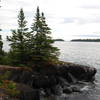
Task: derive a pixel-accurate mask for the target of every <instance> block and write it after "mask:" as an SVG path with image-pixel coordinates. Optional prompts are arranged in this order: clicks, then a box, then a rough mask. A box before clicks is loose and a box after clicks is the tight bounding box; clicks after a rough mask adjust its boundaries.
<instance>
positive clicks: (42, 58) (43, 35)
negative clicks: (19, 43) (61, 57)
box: [31, 7, 59, 64]
mask: <svg viewBox="0 0 100 100" xmlns="http://www.w3.org/2000/svg"><path fill="white" fill-rule="evenodd" d="M31 29H32V31H33V33H34V50H33V61H34V62H35V63H36V64H39V63H41V62H42V63H43V62H54V61H57V60H58V54H59V52H58V48H56V47H53V45H52V44H53V43H54V41H53V39H52V38H51V36H50V34H51V31H50V30H51V29H50V28H49V27H48V25H47V24H46V20H45V17H44V13H42V14H41V15H40V11H39V7H37V12H36V16H35V20H34V23H33V24H32V27H31Z"/></svg>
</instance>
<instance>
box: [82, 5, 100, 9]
mask: <svg viewBox="0 0 100 100" xmlns="http://www.w3.org/2000/svg"><path fill="white" fill-rule="evenodd" d="M80 8H84V9H100V5H83V6H81V7H80Z"/></svg>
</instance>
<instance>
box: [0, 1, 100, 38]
mask: <svg viewBox="0 0 100 100" xmlns="http://www.w3.org/2000/svg"><path fill="white" fill-rule="evenodd" d="M0 5H1V6H2V7H1V8H0V28H2V29H3V31H2V32H1V33H2V35H3V37H4V38H5V37H6V35H11V32H10V30H11V29H16V28H17V15H18V12H19V10H20V8H23V9H24V12H25V16H26V20H27V21H28V27H30V26H31V24H32V23H33V19H34V15H35V12H36V8H37V6H39V7H40V10H41V12H42V11H43V12H44V14H45V16H46V19H47V23H48V25H49V27H50V28H51V29H52V36H53V38H63V39H65V40H70V39H73V38H99V37H100V0H1V2H0Z"/></svg>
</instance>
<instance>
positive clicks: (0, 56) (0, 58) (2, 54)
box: [0, 29, 4, 63]
mask: <svg viewBox="0 0 100 100" xmlns="http://www.w3.org/2000/svg"><path fill="white" fill-rule="evenodd" d="M0 31H2V30H1V29H0ZM3 56H4V51H3V42H2V36H1V35H0V63H2V58H3Z"/></svg>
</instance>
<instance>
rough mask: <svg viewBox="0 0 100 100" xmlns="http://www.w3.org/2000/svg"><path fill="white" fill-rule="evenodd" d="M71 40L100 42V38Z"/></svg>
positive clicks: (74, 40) (75, 40)
mask: <svg viewBox="0 0 100 100" xmlns="http://www.w3.org/2000/svg"><path fill="white" fill-rule="evenodd" d="M71 42H100V39H73V40H71Z"/></svg>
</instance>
